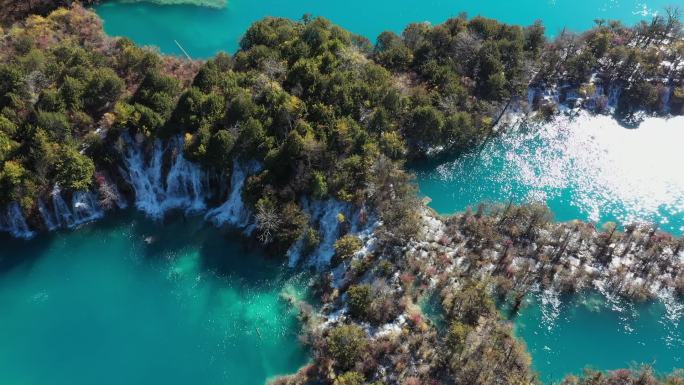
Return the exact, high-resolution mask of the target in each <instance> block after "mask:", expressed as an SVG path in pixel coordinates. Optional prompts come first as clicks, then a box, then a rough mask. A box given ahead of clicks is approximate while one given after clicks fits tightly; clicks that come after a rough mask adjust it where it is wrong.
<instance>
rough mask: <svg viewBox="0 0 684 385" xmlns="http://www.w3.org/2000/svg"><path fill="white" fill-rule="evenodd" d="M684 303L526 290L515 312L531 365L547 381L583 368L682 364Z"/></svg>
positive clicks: (668, 368) (674, 366)
mask: <svg viewBox="0 0 684 385" xmlns="http://www.w3.org/2000/svg"><path fill="white" fill-rule="evenodd" d="M683 313H684V305H682V304H681V303H679V302H677V301H676V300H674V299H673V298H671V297H666V298H663V299H661V300H659V301H654V302H648V303H642V304H634V303H632V302H629V301H625V300H619V299H615V298H610V299H608V300H607V299H606V298H605V297H604V296H603V295H601V294H599V293H588V294H582V295H575V296H564V297H560V298H559V296H558V295H554V294H552V293H550V292H545V293H537V294H535V295H530V296H529V297H528V298H527V299H526V301H525V302H524V307H523V309H522V310H521V311H520V313H519V315H518V317H517V318H515V320H514V322H515V333H516V335H517V336H518V337H521V338H522V339H523V340H524V341H525V342H526V344H527V348H528V350H529V352H530V354H531V355H532V358H533V360H532V366H533V368H534V369H535V370H537V371H538V372H539V374H540V379H541V380H542V381H543V382H544V383H546V384H550V383H553V382H557V381H560V380H562V379H563V377H565V375H568V374H575V375H581V374H582V371H583V369H585V368H593V369H598V370H612V369H621V368H629V367H638V366H640V365H643V364H649V365H652V366H653V368H654V369H655V370H656V371H657V372H659V373H670V372H672V371H673V370H675V369H677V368H682V367H684V324H682V322H681V321H682V315H683Z"/></svg>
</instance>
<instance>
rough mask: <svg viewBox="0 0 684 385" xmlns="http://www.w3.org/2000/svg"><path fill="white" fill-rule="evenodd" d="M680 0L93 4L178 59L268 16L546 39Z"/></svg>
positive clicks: (227, 45) (205, 53)
mask: <svg viewBox="0 0 684 385" xmlns="http://www.w3.org/2000/svg"><path fill="white" fill-rule="evenodd" d="M670 4H682V1H681V0H516V1H502V0H478V1H474V0H423V1H415V0H344V1H342V0H325V1H322V0H289V1H288V0H258V1H254V0H228V5H227V7H225V8H223V9H213V8H208V7H196V6H192V5H188V6H178V5H174V6H164V5H158V4H151V3H135V4H132V3H120V2H114V1H107V2H104V3H103V4H102V5H99V6H97V7H96V10H97V13H98V14H99V15H100V16H101V17H102V18H103V19H104V22H105V31H106V32H107V33H108V34H110V35H122V36H128V37H130V38H132V39H133V40H135V41H136V42H137V43H139V44H145V45H154V46H157V47H160V48H161V50H162V52H165V53H169V54H181V51H180V49H179V48H178V46H177V45H176V43H175V42H174V40H177V41H178V42H179V43H180V44H181V45H182V46H183V47H184V48H185V50H186V51H187V52H188V53H189V54H190V55H191V56H193V57H198V58H206V57H209V56H212V55H213V54H215V53H216V52H218V51H228V52H233V51H235V50H236V48H237V46H238V42H239V40H240V37H241V36H242V34H243V33H244V32H245V30H246V29H247V27H248V26H249V25H250V24H251V23H253V22H254V21H256V20H259V19H261V18H263V17H265V16H281V17H289V18H294V19H299V18H301V17H302V15H304V14H306V13H309V14H312V15H315V16H324V17H326V18H328V19H330V20H332V21H333V22H334V23H336V24H339V25H341V26H342V27H344V28H347V29H348V30H350V31H352V32H354V33H357V34H361V35H364V36H366V37H367V38H369V39H370V40H371V41H373V42H374V41H375V38H376V37H377V36H378V35H379V34H380V32H382V31H386V30H391V31H395V32H397V33H399V32H401V31H402V30H403V29H404V27H405V26H406V25H407V24H408V23H412V22H423V21H429V22H431V23H441V22H443V21H445V20H446V19H448V18H449V17H452V16H456V15H458V14H459V13H461V12H467V13H468V14H469V15H471V16H475V15H483V16H486V17H491V18H495V19H498V20H501V21H504V22H507V23H513V24H522V25H529V24H532V23H533V22H534V21H535V20H537V19H541V20H543V21H544V24H545V25H546V27H547V32H548V33H549V35H556V34H557V33H559V32H560V31H561V30H562V29H563V28H568V29H570V30H575V31H582V30H585V29H587V28H590V27H591V26H592V25H593V20H594V19H597V18H604V19H619V20H622V21H623V22H625V23H628V24H633V23H636V22H638V21H639V20H642V19H643V18H648V17H650V15H653V13H654V12H658V11H661V12H662V10H663V9H664V8H665V6H667V5H670Z"/></svg>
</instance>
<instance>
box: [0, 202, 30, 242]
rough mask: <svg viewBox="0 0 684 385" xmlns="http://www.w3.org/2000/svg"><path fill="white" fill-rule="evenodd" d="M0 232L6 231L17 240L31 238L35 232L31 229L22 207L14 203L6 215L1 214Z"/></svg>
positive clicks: (6, 211) (8, 208)
mask: <svg viewBox="0 0 684 385" xmlns="http://www.w3.org/2000/svg"><path fill="white" fill-rule="evenodd" d="M0 231H5V232H8V233H10V234H12V236H14V237H17V238H25V239H28V238H31V237H33V236H34V234H35V233H34V232H33V231H31V229H29V227H28V224H27V223H26V219H25V218H24V214H23V213H22V212H21V207H19V204H17V203H16V202H12V203H11V204H10V205H9V206H7V209H6V210H5V212H4V213H0Z"/></svg>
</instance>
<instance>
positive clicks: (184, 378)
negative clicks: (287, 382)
mask: <svg viewBox="0 0 684 385" xmlns="http://www.w3.org/2000/svg"><path fill="white" fill-rule="evenodd" d="M207 226H208V225H205V224H203V223H202V222H201V221H191V220H188V221H182V220H178V221H176V222H173V223H169V224H166V225H164V226H161V225H160V224H158V223H153V222H150V221H148V220H145V219H142V218H140V217H139V216H137V215H132V214H130V213H129V214H126V215H120V216H119V217H118V218H110V219H107V220H105V221H103V222H100V223H97V224H95V225H91V226H86V227H83V228H80V229H78V230H76V231H73V232H68V233H58V234H51V235H48V236H43V237H40V238H38V239H35V240H32V241H29V242H24V241H17V240H12V239H8V238H5V237H3V238H2V240H1V241H0V242H2V249H0V309H2V316H1V317H0V341H2V343H0V383H2V384H22V385H44V384H53V385H91V384H103V385H121V384H169V385H187V384H235V385H263V384H264V382H265V381H266V379H267V378H270V377H272V376H274V375H277V374H287V373H294V372H295V371H297V369H299V367H301V366H302V365H304V364H305V363H306V362H307V352H306V351H305V350H304V349H303V348H302V346H301V345H300V344H299V343H298V340H297V334H298V332H299V325H298V322H297V318H296V313H295V311H294V310H293V309H291V307H290V306H289V305H287V304H286V302H285V301H283V300H282V299H281V298H280V295H281V292H287V293H290V294H293V295H297V294H298V293H301V292H302V290H303V289H302V287H303V286H304V285H303V281H304V280H303V278H301V277H296V276H291V275H289V274H288V273H287V272H285V271H284V270H283V269H282V268H281V267H280V265H277V264H275V263H273V262H272V261H268V260H265V259H264V257H263V256H261V255H259V254H254V253H250V252H246V251H244V250H243V249H242V248H241V247H240V246H239V244H238V243H237V242H235V241H230V240H227V239H226V238H225V237H224V236H223V235H221V234H219V233H218V232H217V231H215V230H214V229H212V228H208V227H207ZM146 238H147V241H148V242H151V243H150V244H148V243H147V242H146V241H145V239H146ZM257 329H258V331H257Z"/></svg>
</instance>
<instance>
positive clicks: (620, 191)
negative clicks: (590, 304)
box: [414, 113, 684, 235]
mask: <svg viewBox="0 0 684 385" xmlns="http://www.w3.org/2000/svg"><path fill="white" fill-rule="evenodd" d="M682 127H684V117H677V118H672V119H669V120H665V119H655V118H653V119H647V120H646V121H644V122H643V123H642V124H641V125H640V126H639V127H638V128H635V129H628V128H624V127H622V126H620V125H619V124H618V123H617V122H616V121H615V120H614V119H612V118H610V117H607V116H590V115H589V114H586V113H582V114H580V115H579V116H577V117H574V118H568V117H561V118H558V119H557V120H556V121H554V122H552V123H549V124H542V125H530V126H525V127H518V128H514V129H511V130H510V131H508V132H507V133H505V134H503V135H501V136H499V137H497V138H496V139H494V140H492V141H490V142H489V143H487V144H486V145H485V146H483V148H481V149H478V150H477V151H473V152H471V153H467V154H464V155H463V156H460V157H458V158H456V159H451V160H445V161H440V162H429V163H424V164H420V165H417V166H416V167H415V169H414V171H415V172H416V173H417V176H418V184H419V186H420V191H421V193H422V194H424V195H426V196H428V197H430V198H431V199H432V201H431V202H430V205H431V206H432V207H433V208H434V209H435V210H437V211H438V212H440V213H443V214H451V213H454V212H458V211H462V210H464V209H466V208H467V207H472V206H474V205H477V204H478V203H480V202H500V203H501V202H503V203H506V202H508V201H510V200H512V201H513V202H515V203H524V202H544V203H546V204H548V206H549V207H550V209H551V211H552V213H553V214H554V216H555V218H556V219H557V220H559V221H568V220H573V219H581V220H591V221H594V222H596V223H598V224H601V223H604V222H607V221H614V222H617V223H619V224H628V223H633V222H649V223H657V224H659V226H660V229H662V230H666V231H669V232H671V233H673V234H676V235H682V234H683V233H684V174H683V173H682V172H680V170H679V168H678V166H675V165H678V164H680V163H681V159H680V154H681V151H680V147H679V146H680V145H681V143H682V141H683V140H684V130H682Z"/></svg>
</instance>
